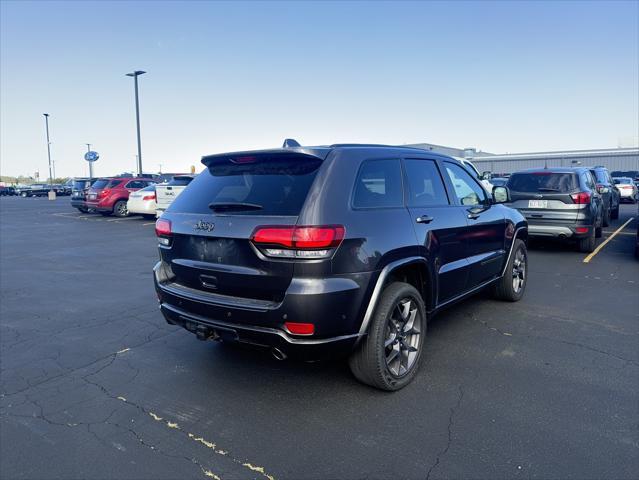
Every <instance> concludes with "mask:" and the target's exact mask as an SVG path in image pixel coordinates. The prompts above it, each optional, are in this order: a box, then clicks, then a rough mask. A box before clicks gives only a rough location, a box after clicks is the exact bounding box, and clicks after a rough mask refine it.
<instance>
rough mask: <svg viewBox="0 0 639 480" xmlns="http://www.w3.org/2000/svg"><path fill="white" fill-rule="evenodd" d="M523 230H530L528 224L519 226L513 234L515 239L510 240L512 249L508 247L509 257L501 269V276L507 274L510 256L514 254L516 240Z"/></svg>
mask: <svg viewBox="0 0 639 480" xmlns="http://www.w3.org/2000/svg"><path fill="white" fill-rule="evenodd" d="M522 230H526V232H527V231H528V226H526V225H522V226H521V227H517V229H516V230H515V233H514V234H513V241H512V242H510V249H508V257H506V261H505V262H504V268H503V269H502V271H501V275H499V278H501V277H503V276H504V275H505V274H506V269H507V268H508V263H509V262H510V256H511V255H512V254H513V248H514V247H515V240H517V239H518V238H519V235H520V232H521V231H522Z"/></svg>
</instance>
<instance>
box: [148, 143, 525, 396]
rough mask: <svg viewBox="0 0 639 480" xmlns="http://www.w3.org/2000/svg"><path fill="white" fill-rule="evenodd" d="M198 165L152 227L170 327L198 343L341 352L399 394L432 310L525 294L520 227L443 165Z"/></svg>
mask: <svg viewBox="0 0 639 480" xmlns="http://www.w3.org/2000/svg"><path fill="white" fill-rule="evenodd" d="M285 145H286V144H285ZM202 162H203V163H204V165H206V167H207V169H205V170H204V171H203V172H202V173H201V174H200V175H198V176H197V177H196V178H195V180H193V181H192V182H191V184H190V185H189V186H188V187H187V188H186V189H185V190H184V192H183V193H182V194H181V195H180V196H179V197H178V198H176V199H175V201H174V202H173V203H172V204H171V206H170V207H169V208H168V209H167V210H166V212H165V213H164V214H163V215H162V217H161V218H159V219H158V220H157V223H156V233H157V236H158V241H159V251H160V257H161V261H160V262H158V264H157V265H156V266H155V268H154V277H155V286H156V290H157V294H158V298H159V301H160V307H161V311H162V313H163V314H164V316H165V318H166V320H167V321H168V322H169V323H171V324H175V325H180V326H182V327H184V328H186V329H187V330H189V331H191V332H193V333H195V334H196V335H197V337H198V338H199V339H202V340H206V339H219V340H223V341H233V342H242V343H247V344H253V345H258V346H262V347H267V348H269V349H270V350H271V352H272V354H273V355H274V356H275V357H276V358H278V359H284V358H286V357H287V356H291V357H297V358H303V359H306V360H314V359H321V358H326V357H329V356H331V355H336V354H339V353H342V354H350V366H351V369H352V371H353V373H354V374H355V376H356V377H357V378H358V379H359V380H361V381H362V382H364V383H367V384H370V385H373V386H375V387H378V388H382V389H386V390H396V389H399V388H401V387H403V386H404V385H406V384H407V383H408V382H410V380H411V379H412V378H413V377H414V375H415V373H416V371H417V368H418V364H419V360H420V358H421V355H422V351H423V345H424V342H425V340H426V338H425V336H426V323H427V320H428V319H429V318H430V317H431V316H432V315H434V314H435V313H437V312H438V311H440V310H441V309H443V308H445V307H447V306H449V305H451V304H452V303H454V302H456V301H458V300H461V299H462V298H464V297H466V296H468V295H470V294H472V293H475V292H478V291H479V290H481V289H483V288H485V287H489V288H492V289H493V291H494V294H495V295H496V296H497V297H499V298H502V299H505V300H509V301H517V300H519V299H520V298H521V297H522V295H523V293H524V289H525V286H526V279H527V254H526V240H527V233H528V232H527V226H526V221H525V219H524V218H523V216H522V215H521V214H520V213H519V212H517V211H516V210H513V209H510V208H508V207H505V206H504V205H500V204H498V201H501V202H504V201H507V199H508V190H507V189H506V188H505V187H497V188H496V189H495V191H494V193H493V198H490V197H488V196H487V193H486V192H485V190H484V189H483V188H482V186H481V184H480V183H479V182H478V181H477V180H476V179H475V178H473V177H472V176H471V175H470V174H469V173H468V172H467V171H466V169H465V168H464V167H463V166H462V165H461V164H460V163H459V162H458V161H456V160H454V159H452V158H450V157H445V156H441V155H437V154H432V153H428V152H424V150H420V149H412V148H402V147H386V146H370V145H368V146H367V145H333V146H329V147H299V146H297V147H288V148H282V149H274V150H264V151H255V152H243V153H229V154H221V155H211V156H207V157H204V158H203V159H202ZM495 197H497V198H498V200H497V199H496V198H495Z"/></svg>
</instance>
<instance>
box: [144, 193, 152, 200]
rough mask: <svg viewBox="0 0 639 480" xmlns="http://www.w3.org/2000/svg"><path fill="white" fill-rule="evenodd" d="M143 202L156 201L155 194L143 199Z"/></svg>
mask: <svg viewBox="0 0 639 480" xmlns="http://www.w3.org/2000/svg"><path fill="white" fill-rule="evenodd" d="M142 200H155V193H154V194H152V195H146V196H144V197H142Z"/></svg>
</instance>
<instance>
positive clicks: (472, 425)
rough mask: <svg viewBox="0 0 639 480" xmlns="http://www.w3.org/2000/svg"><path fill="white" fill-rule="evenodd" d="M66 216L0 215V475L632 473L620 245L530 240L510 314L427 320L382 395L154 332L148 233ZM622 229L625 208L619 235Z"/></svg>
mask: <svg viewBox="0 0 639 480" xmlns="http://www.w3.org/2000/svg"><path fill="white" fill-rule="evenodd" d="M68 202H69V200H68V198H60V199H58V200H57V201H55V202H49V201H48V200H46V199H22V198H12V197H8V198H7V197H3V198H2V199H1V200H0V292H1V293H0V477H1V478H3V479H5V478H6V479H22V478H28V479H31V478H38V479H40V478H65V479H76V478H77V479H80V478H96V479H97V478H100V479H102V478H118V479H174V478H175V479H177V478H180V479H182V478H199V479H206V478H213V479H215V478H219V479H222V480H226V479H245V478H256V479H268V478H273V479H278V480H279V479H338V478H339V479H341V478H371V479H377V478H379V479H382V478H389V477H393V478H410V479H436V478H496V477H499V478H515V477H517V478H518V477H526V478H549V477H552V478H576V479H583V478H635V477H636V475H637V472H638V471H639V294H638V293H637V292H638V291H639V288H638V286H639V262H637V261H635V260H634V259H633V257H632V242H633V240H634V239H633V237H632V236H630V235H619V236H618V237H616V238H615V239H614V240H613V241H612V242H610V244H609V245H607V246H606V247H605V248H604V249H603V250H602V251H601V252H600V253H599V254H598V255H597V256H596V257H595V258H594V259H593V260H592V262H591V263H589V264H584V263H582V259H583V255H582V254H579V253H577V252H575V251H574V249H571V248H570V247H567V246H563V245H556V244H546V243H541V244H534V245H533V246H532V248H531V251H530V254H529V257H530V268H529V270H530V272H529V273H530V276H529V284H528V287H527V292H526V295H525V297H524V299H523V300H522V301H521V302H519V303H516V304H509V303H501V302H497V301H493V300H491V299H489V298H487V297H486V296H485V295H478V296H476V297H474V298H472V299H469V300H467V301H465V302H464V303H461V304H459V305H457V306H455V307H453V308H451V309H449V310H448V311H446V312H445V313H443V314H441V315H440V316H438V317H436V318H435V319H433V320H432V322H431V324H430V325H429V330H428V339H427V343H426V351H425V355H424V362H423V364H422V368H421V371H420V373H419V374H418V376H417V377H416V379H415V381H414V383H413V384H411V385H410V386H409V387H407V388H405V389H404V390H402V391H400V392H397V393H392V394H389V393H386V392H380V391H376V390H372V389H370V388H368V387H365V386H363V385H360V384H358V383H357V382H356V381H355V380H354V379H353V378H352V376H351V375H350V373H349V371H348V368H347V367H346V365H345V364H344V363H343V362H340V361H334V362H328V363H320V364H299V363H291V362H277V361H275V360H273V359H271V358H270V357H269V356H266V355H264V354H262V353H260V352H254V351H251V350H246V349H243V348H235V347H232V346H225V345H220V344H217V343H213V342H199V341H197V340H196V339H195V337H194V336H193V335H192V334H189V333H187V332H185V331H183V330H181V329H179V328H177V327H174V326H170V325H167V324H166V323H165V322H164V320H163V318H162V317H161V315H160V313H159V312H158V310H157V304H156V297H155V293H154V291H153V284H152V280H151V268H152V266H153V264H154V263H155V261H156V258H157V253H156V242H155V238H154V234H153V226H152V225H145V224H148V223H149V222H147V221H144V220H142V219H135V218H131V219H125V220H121V221H113V222H107V221H106V219H105V218H102V217H100V216H89V215H79V214H76V213H74V211H73V210H72V209H71V208H70V207H69V205H68ZM633 213H634V214H635V215H636V206H625V205H624V206H623V207H622V211H621V216H620V218H619V220H618V221H615V222H614V225H619V224H621V223H622V222H624V221H625V220H627V218H629V216H631V215H632V214H633ZM634 222H636V220H635V221H634ZM634 222H633V224H631V226H630V227H628V229H629V230H627V231H634V230H633V229H634V228H636V227H635V225H636V223H634ZM615 228H616V227H615ZM607 230H614V228H613V226H611V227H610V228H608V229H607Z"/></svg>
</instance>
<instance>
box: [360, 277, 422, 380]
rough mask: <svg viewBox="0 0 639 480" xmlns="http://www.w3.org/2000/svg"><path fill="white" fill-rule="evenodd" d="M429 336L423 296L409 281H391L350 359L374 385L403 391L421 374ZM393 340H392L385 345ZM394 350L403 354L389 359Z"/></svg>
mask: <svg viewBox="0 0 639 480" xmlns="http://www.w3.org/2000/svg"><path fill="white" fill-rule="evenodd" d="M398 325H399V330H398V327H397V326H398ZM398 332H399V333H400V335H398ZM425 338H426V308H425V307H424V301H423V300H422V296H421V295H420V293H419V292H418V291H417V289H415V287H413V286H412V285H409V284H408V283H403V282H394V283H391V284H390V285H388V286H387V287H386V288H385V289H384V291H383V292H382V295H381V296H380V299H379V302H378V304H377V307H376V308H375V313H374V314H373V317H372V318H371V323H370V325H369V329H368V334H367V335H366V337H364V338H363V339H362V341H361V343H360V344H359V345H358V347H357V349H356V350H355V351H354V352H353V354H352V355H351V357H350V358H349V365H350V368H351V372H353V375H354V376H355V377H356V378H357V379H358V380H359V381H360V382H362V383H365V384H367V385H370V386H372V387H375V388H379V389H381V390H387V391H394V390H399V389H401V388H403V387H405V386H406V385H408V384H409V383H410V382H411V381H412V380H413V378H414V377H415V375H416V374H417V371H418V369H419V363H420V360H421V357H422V351H423V345H424V341H425ZM389 341H390V342H392V343H390V344H388V346H387V345H385V344H386V343H387V342H389ZM389 348H390V349H389ZM393 352H400V353H398V354H395V355H394V357H393V358H391V359H390V360H389V357H391V356H393ZM403 353H406V357H404V356H403ZM411 354H413V355H412V356H411ZM402 359H405V364H404V365H403V364H402ZM396 360H397V362H396Z"/></svg>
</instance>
